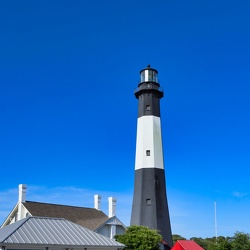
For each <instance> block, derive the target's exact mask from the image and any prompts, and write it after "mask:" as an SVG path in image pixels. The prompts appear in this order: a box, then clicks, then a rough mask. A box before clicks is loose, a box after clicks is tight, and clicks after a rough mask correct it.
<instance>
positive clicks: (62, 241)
mask: <svg viewBox="0 0 250 250" xmlns="http://www.w3.org/2000/svg"><path fill="white" fill-rule="evenodd" d="M13 244H14V245H15V244H18V245H20V244H22V245H34V244H35V245H36V246H38V245H43V246H44V245H46V246H62V245H63V246H64V247H74V248H76V247H97V246H98V247H100V246H103V247H111V248H124V247H125V246H124V245H123V244H121V243H119V242H117V241H115V240H112V239H109V238H107V237H104V236H102V235H100V234H98V233H95V232H93V231H91V230H89V229H87V228H84V227H82V226H80V225H77V224H75V223H73V222H71V221H68V220H65V219H60V218H47V217H27V218H25V219H23V220H20V221H18V222H16V223H13V224H10V225H8V226H5V227H3V228H1V229H0V245H2V246H3V245H5V246H7V245H13Z"/></svg>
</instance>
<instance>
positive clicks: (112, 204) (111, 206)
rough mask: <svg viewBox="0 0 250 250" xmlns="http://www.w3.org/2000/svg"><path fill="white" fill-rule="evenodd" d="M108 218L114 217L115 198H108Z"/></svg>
mask: <svg viewBox="0 0 250 250" xmlns="http://www.w3.org/2000/svg"><path fill="white" fill-rule="evenodd" d="M108 201H109V218H110V217H113V216H115V215H116V198H114V197H109V198H108Z"/></svg>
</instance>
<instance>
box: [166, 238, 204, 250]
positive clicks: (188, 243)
mask: <svg viewBox="0 0 250 250" xmlns="http://www.w3.org/2000/svg"><path fill="white" fill-rule="evenodd" d="M171 250H204V248H202V247H201V246H199V245H198V244H197V243H196V242H194V241H193V240H177V242H176V243H175V244H174V246H173V247H172V248H171Z"/></svg>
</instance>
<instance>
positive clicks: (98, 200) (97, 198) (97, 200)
mask: <svg viewBox="0 0 250 250" xmlns="http://www.w3.org/2000/svg"><path fill="white" fill-rule="evenodd" d="M101 198H102V197H101V195H99V194H96V195H94V207H95V209H97V210H101Z"/></svg>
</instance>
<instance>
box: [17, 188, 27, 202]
mask: <svg viewBox="0 0 250 250" xmlns="http://www.w3.org/2000/svg"><path fill="white" fill-rule="evenodd" d="M18 188H19V195H18V201H19V202H26V190H27V186H26V185H25V184H19V186H18Z"/></svg>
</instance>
